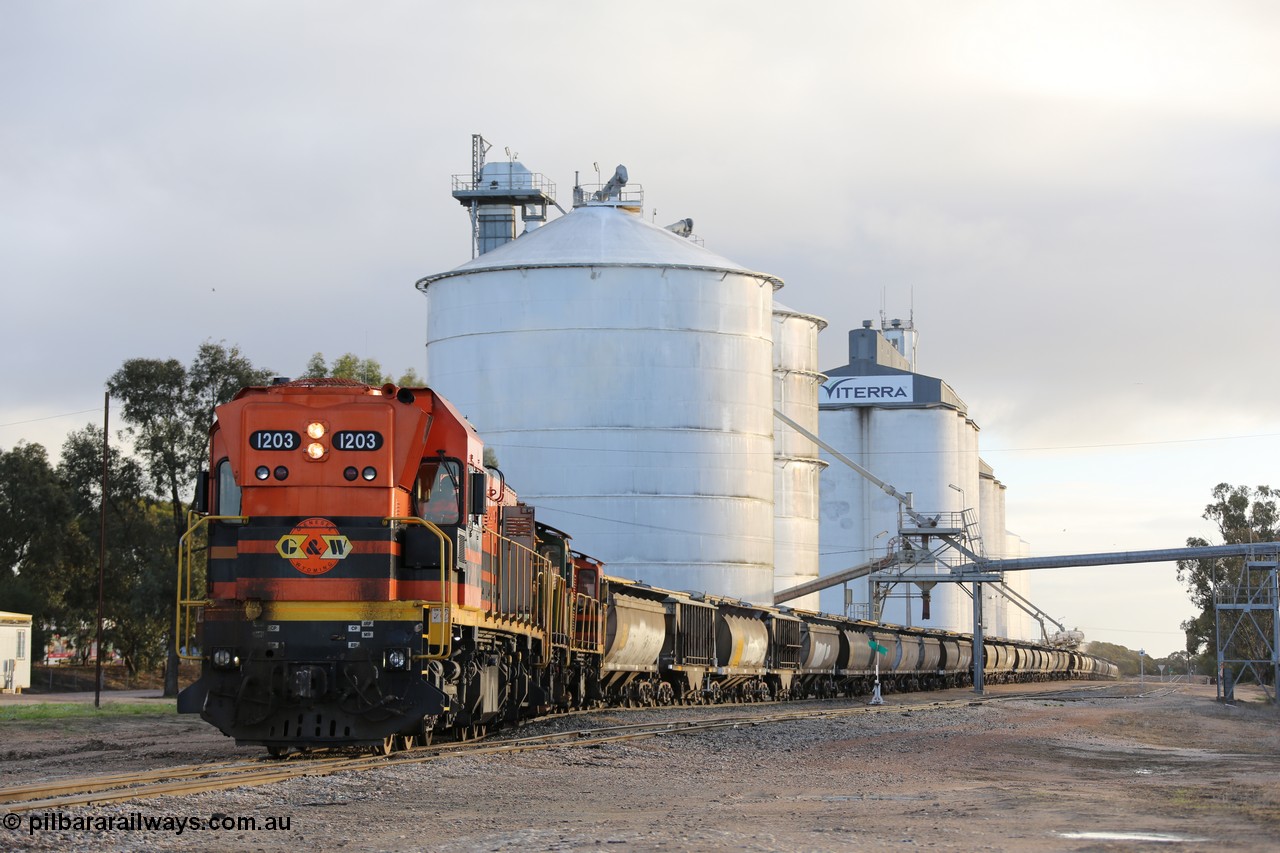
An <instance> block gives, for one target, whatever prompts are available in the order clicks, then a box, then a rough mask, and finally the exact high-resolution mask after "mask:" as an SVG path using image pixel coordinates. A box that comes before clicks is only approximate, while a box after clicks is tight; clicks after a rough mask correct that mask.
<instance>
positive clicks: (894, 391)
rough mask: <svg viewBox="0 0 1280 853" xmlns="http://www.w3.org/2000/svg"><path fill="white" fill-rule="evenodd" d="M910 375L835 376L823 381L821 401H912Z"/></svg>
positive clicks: (871, 402) (872, 402) (870, 402)
mask: <svg viewBox="0 0 1280 853" xmlns="http://www.w3.org/2000/svg"><path fill="white" fill-rule="evenodd" d="M912 390H913V386H912V377H910V376H833V377H831V378H830V379H828V380H827V381H826V382H823V383H822V396H821V398H820V400H819V402H820V403H863V404H875V403H910V402H912Z"/></svg>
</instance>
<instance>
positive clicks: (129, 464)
mask: <svg viewBox="0 0 1280 853" xmlns="http://www.w3.org/2000/svg"><path fill="white" fill-rule="evenodd" d="M108 460H109V462H108V469H107V470H108V473H107V499H106V522H107V524H106V546H107V547H106V562H105V566H103V576H104V579H105V583H104V584H103V589H104V594H103V603H104V613H105V615H106V617H107V622H106V625H105V627H104V631H103V642H104V647H105V646H110V647H112V648H114V649H115V650H116V651H117V652H119V653H120V656H121V657H122V658H123V660H124V663H125V666H126V667H127V668H128V670H129V672H130V673H137V672H139V671H141V670H146V669H151V668H152V667H153V666H154V665H155V664H157V663H159V662H160V661H161V660H163V659H164V638H165V636H166V634H167V633H168V629H169V626H170V622H171V619H172V614H173V602H172V599H171V598H169V597H167V596H166V592H167V591H168V590H171V589H172V586H173V584H172V576H173V564H172V562H171V558H170V554H171V551H170V539H171V534H170V527H169V524H170V520H169V519H170V508H169V506H168V505H167V504H165V503H163V502H160V501H157V500H155V499H154V498H153V497H152V496H151V495H149V494H148V490H147V478H146V474H145V473H144V471H143V470H142V466H141V464H140V463H139V462H138V460H136V459H134V458H132V457H129V456H126V455H124V454H123V453H122V452H121V450H120V449H119V448H118V447H111V448H110V450H109V453H108ZM58 471H59V473H60V475H61V476H62V479H63V481H64V483H65V484H66V487H67V491H68V495H69V497H70V500H71V505H72V509H73V512H74V516H75V521H74V523H75V524H76V526H77V527H78V529H79V531H80V533H81V537H80V540H81V541H82V542H84V543H85V545H86V546H87V547H82V548H81V549H80V550H81V552H82V554H81V556H80V558H79V559H78V560H77V561H76V562H77V565H78V566H80V568H79V571H78V576H79V577H80V578H81V579H82V580H81V581H80V582H79V583H78V584H77V590H76V593H77V594H76V595H74V596H69V598H72V599H73V600H72V602H71V603H73V604H74V605H75V612H76V613H77V614H79V618H78V619H77V620H75V621H73V622H70V623H69V624H66V625H64V626H62V630H63V633H65V634H69V635H70V636H72V637H75V638H76V644H77V647H82V648H88V646H89V640H90V639H91V638H92V637H93V636H94V635H95V634H96V633H97V590H98V565H99V556H98V543H99V541H100V536H101V523H102V516H103V513H102V509H103V507H102V497H101V495H102V482H101V481H102V430H101V429H100V428H99V427H96V426H93V425H92V424H90V425H88V426H86V427H85V428H84V429H82V430H78V431H76V432H73V433H71V434H70V435H69V436H67V440H66V442H65V443H64V444H63V446H62V461H61V462H60V463H59V466H58Z"/></svg>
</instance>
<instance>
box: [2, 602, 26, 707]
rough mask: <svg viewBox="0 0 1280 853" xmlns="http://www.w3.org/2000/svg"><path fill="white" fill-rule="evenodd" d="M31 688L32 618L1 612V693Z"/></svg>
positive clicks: (22, 614) (17, 691)
mask: <svg viewBox="0 0 1280 853" xmlns="http://www.w3.org/2000/svg"><path fill="white" fill-rule="evenodd" d="M30 686H31V616H30V615H29V614H26V613H8V612H6V611H3V610H0V693H21V692H22V689H23V688H24V687H30Z"/></svg>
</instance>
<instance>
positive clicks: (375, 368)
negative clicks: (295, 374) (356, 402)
mask: <svg viewBox="0 0 1280 853" xmlns="http://www.w3.org/2000/svg"><path fill="white" fill-rule="evenodd" d="M303 371H304V372H303V375H304V376H307V377H313V378H321V377H325V376H332V377H334V378H335V379H354V380H356V381H357V382H363V383H364V384H366V385H385V384H386V383H388V382H391V381H392V379H391V374H389V373H384V372H383V370H382V365H381V364H379V363H378V361H377V360H376V359H372V358H360V356H358V355H356V354H355V353H350V352H348V353H343V354H342V355H340V356H338V357H337V358H335V359H334V360H333V366H332V367H328V366H326V365H325V360H324V353H322V352H317V353H312V355H311V358H310V359H308V360H307V366H306V367H305V368H304V369H303ZM395 383H396V384H397V385H399V386H401V387H402V388H413V387H419V386H421V385H423V384H425V383H424V382H423V381H422V377H420V376H418V372H417V371H416V370H414V369H413V368H412V367H410V368H408V369H407V370H405V372H404V373H402V374H401V375H400V378H399V379H397V380H395Z"/></svg>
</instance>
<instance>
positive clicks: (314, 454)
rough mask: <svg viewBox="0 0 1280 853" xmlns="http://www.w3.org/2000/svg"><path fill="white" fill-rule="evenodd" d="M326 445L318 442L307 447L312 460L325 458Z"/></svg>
mask: <svg viewBox="0 0 1280 853" xmlns="http://www.w3.org/2000/svg"><path fill="white" fill-rule="evenodd" d="M324 452H325V451H324V445H323V444H321V443H320V442H318V441H313V442H311V443H310V444H308V445H307V455H308V456H310V457H311V458H312V459H320V458H321V457H323V456H324Z"/></svg>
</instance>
